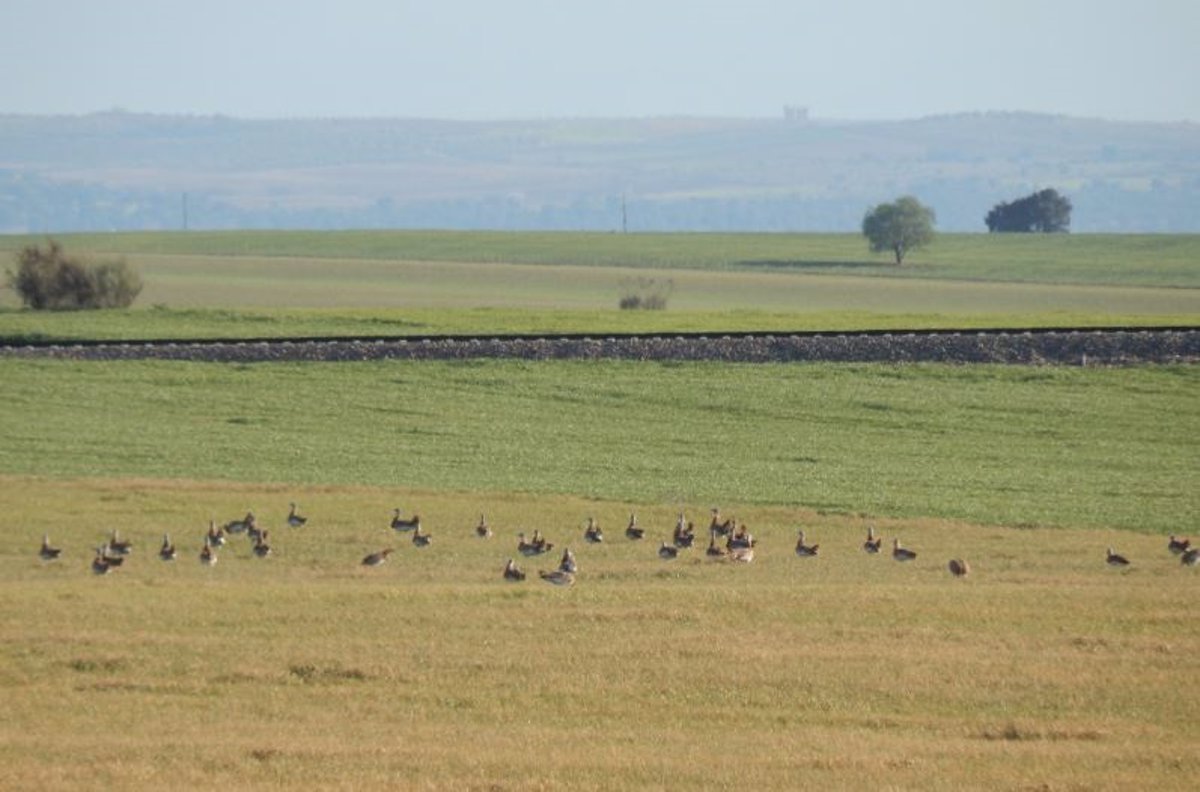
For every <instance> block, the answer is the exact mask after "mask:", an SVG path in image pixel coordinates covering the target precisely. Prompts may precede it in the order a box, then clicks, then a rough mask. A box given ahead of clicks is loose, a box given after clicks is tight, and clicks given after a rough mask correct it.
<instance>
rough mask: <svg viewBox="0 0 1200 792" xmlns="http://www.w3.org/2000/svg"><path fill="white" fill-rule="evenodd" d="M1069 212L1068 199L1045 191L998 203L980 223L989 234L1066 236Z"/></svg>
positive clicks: (1050, 190)
mask: <svg viewBox="0 0 1200 792" xmlns="http://www.w3.org/2000/svg"><path fill="white" fill-rule="evenodd" d="M1071 208H1072V207H1071V201H1070V200H1069V199H1068V198H1066V197H1065V196H1062V195H1059V194H1058V191H1057V190H1054V189H1047V190H1041V191H1040V192H1035V193H1033V194H1032V195H1027V196H1025V197H1024V198H1018V199H1017V200H1015V201H1013V202H1011V203H1005V202H1003V201H1002V202H1000V203H998V204H996V205H995V206H993V207H992V211H990V212H988V213H987V216H986V217H984V218H983V221H984V222H985V223H987V227H988V231H991V232H993V233H995V232H1006V231H1016V232H1021V233H1030V232H1033V231H1040V232H1043V233H1058V232H1061V233H1066V232H1067V230H1068V229H1069V228H1070V227H1071Z"/></svg>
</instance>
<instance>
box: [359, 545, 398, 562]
mask: <svg viewBox="0 0 1200 792" xmlns="http://www.w3.org/2000/svg"><path fill="white" fill-rule="evenodd" d="M391 554H392V550H391V548H388V549H387V550H380V551H379V552H378V553H371V554H370V555H368V556H365V557H364V558H363V560H362V565H363V566H369V567H377V566H379V565H380V564H382V563H383V562H384V561H387V559H388V556H390V555H391Z"/></svg>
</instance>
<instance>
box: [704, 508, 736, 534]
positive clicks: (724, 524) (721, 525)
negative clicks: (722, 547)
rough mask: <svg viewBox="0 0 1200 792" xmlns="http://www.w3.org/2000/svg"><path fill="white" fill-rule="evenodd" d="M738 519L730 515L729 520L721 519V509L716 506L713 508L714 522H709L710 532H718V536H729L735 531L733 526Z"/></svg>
mask: <svg viewBox="0 0 1200 792" xmlns="http://www.w3.org/2000/svg"><path fill="white" fill-rule="evenodd" d="M736 522H737V521H736V520H734V519H733V518H732V517H730V518H729V519H728V520H725V521H722V520H721V510H720V509H718V508H717V507H716V506H714V507H713V509H712V522H710V523H709V524H708V530H709V532H710V533H716V534H717V535H718V536H729V534H730V533H732V532H733V526H734V524H735V523H736Z"/></svg>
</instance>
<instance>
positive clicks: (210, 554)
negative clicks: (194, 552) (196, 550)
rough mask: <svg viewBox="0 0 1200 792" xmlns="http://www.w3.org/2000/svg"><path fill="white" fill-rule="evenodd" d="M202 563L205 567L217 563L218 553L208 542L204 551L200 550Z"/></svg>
mask: <svg viewBox="0 0 1200 792" xmlns="http://www.w3.org/2000/svg"><path fill="white" fill-rule="evenodd" d="M200 563H201V564H204V565H205V566H212V565H213V564H215V563H217V551H216V549H215V548H214V547H213V546H212V545H211V544H209V543H208V541H207V540H206V541H205V542H204V547H203V549H201V550H200Z"/></svg>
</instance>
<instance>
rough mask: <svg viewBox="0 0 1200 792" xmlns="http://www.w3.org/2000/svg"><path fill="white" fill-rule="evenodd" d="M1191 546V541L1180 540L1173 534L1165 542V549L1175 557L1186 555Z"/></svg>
mask: <svg viewBox="0 0 1200 792" xmlns="http://www.w3.org/2000/svg"><path fill="white" fill-rule="evenodd" d="M1191 546H1192V540H1191V539H1180V538H1179V537H1177V536H1175V534H1171V538H1170V539H1169V540H1168V541H1167V549H1168V550H1170V551H1171V552H1172V553H1174V554H1175V555H1182V554H1184V553H1186V552H1187V550H1188V548H1189V547H1191Z"/></svg>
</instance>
